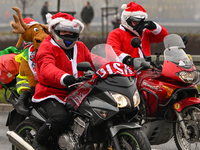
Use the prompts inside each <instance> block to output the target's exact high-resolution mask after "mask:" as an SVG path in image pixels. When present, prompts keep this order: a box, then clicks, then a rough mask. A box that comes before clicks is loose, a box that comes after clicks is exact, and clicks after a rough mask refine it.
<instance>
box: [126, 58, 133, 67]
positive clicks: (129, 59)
mask: <svg viewBox="0 0 200 150" xmlns="http://www.w3.org/2000/svg"><path fill="white" fill-rule="evenodd" d="M123 63H124V64H126V65H128V66H129V65H131V66H133V67H134V58H131V56H126V57H125V58H124V59H123Z"/></svg>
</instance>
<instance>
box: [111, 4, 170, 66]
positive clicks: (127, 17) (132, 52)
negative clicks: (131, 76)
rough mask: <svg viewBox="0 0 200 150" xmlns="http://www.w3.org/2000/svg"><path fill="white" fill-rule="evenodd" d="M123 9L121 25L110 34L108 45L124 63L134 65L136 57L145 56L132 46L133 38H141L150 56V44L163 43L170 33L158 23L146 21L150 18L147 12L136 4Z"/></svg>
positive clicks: (142, 44) (125, 5)
mask: <svg viewBox="0 0 200 150" xmlns="http://www.w3.org/2000/svg"><path fill="white" fill-rule="evenodd" d="M121 9H123V12H122V15H121V25H120V27H119V28H117V29H115V30H113V31H111V32H110V33H109V35H108V39H107V44H109V45H111V46H112V47H113V49H114V51H115V52H116V54H117V55H118V56H119V58H120V60H121V61H122V62H123V63H125V64H127V65H133V59H134V57H135V58H143V57H144V56H143V53H142V51H141V50H140V49H139V48H133V47H132V46H131V39H132V38H134V37H139V38H140V39H141V41H142V43H141V47H142V49H143V52H144V54H145V55H146V56H150V55H151V50H150V44H151V43H159V42H162V41H163V38H164V37H165V36H166V35H168V32H167V30H166V29H165V28H164V27H162V26H161V25H159V24H158V23H156V22H154V21H151V20H146V19H147V18H148V14H147V12H146V10H145V9H144V8H143V7H142V6H140V5H139V4H137V3H135V2H130V3H129V4H128V5H127V4H123V5H122V6H121Z"/></svg>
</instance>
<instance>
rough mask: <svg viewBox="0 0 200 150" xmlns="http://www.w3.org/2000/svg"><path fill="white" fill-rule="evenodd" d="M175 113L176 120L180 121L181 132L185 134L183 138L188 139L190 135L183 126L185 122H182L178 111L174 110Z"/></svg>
mask: <svg viewBox="0 0 200 150" xmlns="http://www.w3.org/2000/svg"><path fill="white" fill-rule="evenodd" d="M175 113H176V116H177V117H178V120H179V121H180V125H181V128H182V129H183V133H184V135H185V138H186V139H189V138H190V136H189V135H188V133H187V132H188V130H187V128H186V126H185V123H184V122H183V117H182V116H181V113H179V112H177V111H175Z"/></svg>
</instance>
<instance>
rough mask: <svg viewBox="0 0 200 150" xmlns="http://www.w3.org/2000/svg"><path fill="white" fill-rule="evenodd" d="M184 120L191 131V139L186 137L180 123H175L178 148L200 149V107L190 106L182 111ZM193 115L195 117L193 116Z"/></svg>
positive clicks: (175, 139) (184, 149)
mask: <svg viewBox="0 0 200 150" xmlns="http://www.w3.org/2000/svg"><path fill="white" fill-rule="evenodd" d="M181 116H182V117H183V122H184V124H185V126H186V128H187V130H188V131H189V137H190V138H189V139H186V138H185V135H184V133H183V129H182V128H181V126H180V123H178V122H177V123H174V124H173V134H174V141H175V144H176V146H177V148H178V150H188V149H196V148H197V149H200V141H199V137H200V133H199V131H200V107H199V106H189V107H186V108H184V110H182V112H181ZM192 116H193V117H192ZM194 117H195V118H196V120H194V119H193V118H194Z"/></svg>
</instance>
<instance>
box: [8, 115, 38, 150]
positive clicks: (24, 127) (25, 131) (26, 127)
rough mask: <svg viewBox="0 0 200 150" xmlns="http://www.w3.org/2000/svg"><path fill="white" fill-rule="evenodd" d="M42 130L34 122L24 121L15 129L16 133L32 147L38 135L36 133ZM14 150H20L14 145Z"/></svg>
mask: <svg viewBox="0 0 200 150" xmlns="http://www.w3.org/2000/svg"><path fill="white" fill-rule="evenodd" d="M39 128H40V125H39V124H38V123H37V122H35V121H32V120H29V119H27V120H24V121H22V122H21V123H20V124H19V125H18V126H17V128H16V129H15V133H17V134H18V135H19V136H21V137H22V138H23V139H24V140H25V141H26V142H27V143H29V144H30V145H31V144H32V142H33V139H34V137H35V135H36V132H37V131H38V129H39ZM12 150H18V149H17V148H16V147H15V146H14V145H12Z"/></svg>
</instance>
